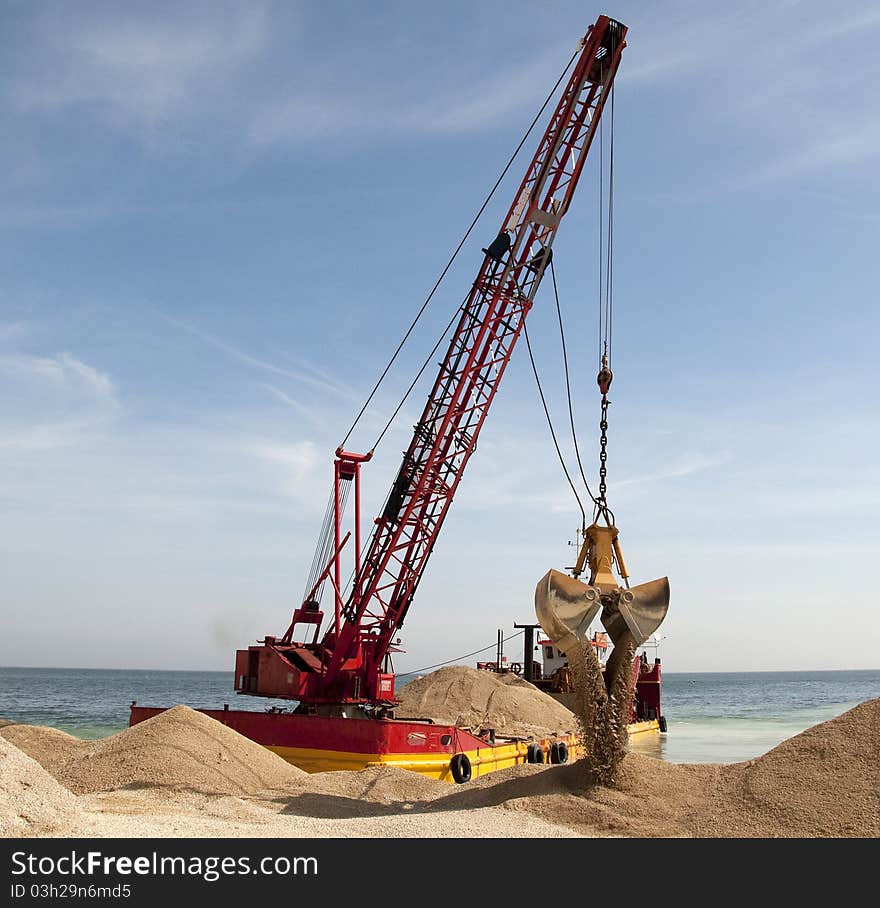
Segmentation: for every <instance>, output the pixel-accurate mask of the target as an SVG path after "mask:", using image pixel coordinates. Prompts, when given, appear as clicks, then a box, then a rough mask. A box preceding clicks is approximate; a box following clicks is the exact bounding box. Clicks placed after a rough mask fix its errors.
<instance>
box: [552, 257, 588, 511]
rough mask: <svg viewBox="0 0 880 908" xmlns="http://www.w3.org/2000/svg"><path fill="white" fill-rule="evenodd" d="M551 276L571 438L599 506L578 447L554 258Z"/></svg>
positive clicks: (586, 484) (583, 477)
mask: <svg viewBox="0 0 880 908" xmlns="http://www.w3.org/2000/svg"><path fill="white" fill-rule="evenodd" d="M550 277H551V278H552V280H553V296H554V297H555V299H556V319H557V321H558V322H559V339H560V341H561V343H562V365H563V367H564V369H565V394H566V397H567V398H568V421H569V425H570V426H571V440H572V443H573V445H574V453H575V456H576V457H577V464H578V469H579V470H580V474H581V479H582V480H583V481H584V486H585V487H586V489H587V494H588V495H589V496H590V498H591V499H592V501H593V504H594V505H597V506H598V504H599V502H598V500H597V498H596V496H595V495H594V494H593V490H592V489H591V488H590V484H589V482H587V477H586V474H585V472H584V465H583V464H582V463H581V452H580V448H579V447H578V442H577V432H576V431H575V428H574V410H573V409H572V405H571V382H570V380H569V374H568V352H567V349H566V344H565V328H564V327H563V324H562V307H561V306H560V304H559V289H558V287H557V286H556V269H555V268H554V266H553V259H551V260H550Z"/></svg>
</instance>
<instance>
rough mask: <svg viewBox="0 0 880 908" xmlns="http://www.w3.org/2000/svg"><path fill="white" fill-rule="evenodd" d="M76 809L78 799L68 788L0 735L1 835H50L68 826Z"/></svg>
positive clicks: (7, 836) (6, 836)
mask: <svg viewBox="0 0 880 908" xmlns="http://www.w3.org/2000/svg"><path fill="white" fill-rule="evenodd" d="M76 812H77V803H76V798H75V797H74V796H73V795H72V794H71V793H70V792H69V791H67V790H66V789H65V788H62V787H61V786H60V785H59V784H58V783H57V782H56V781H55V779H53V778H52V776H50V775H49V773H47V772H46V770H45V769H43V767H42V766H40V765H39V763H37V762H36V761H35V760H32V759H31V758H30V757H29V756H27V754H24V753H22V752H21V751H20V750H19V749H18V748H17V747H15V746H14V745H12V744H10V743H9V742H8V741H6V740H4V739H3V738H0V837H3V838H12V837H14V838H19V837H23V836H33V835H44V834H46V835H47V834H51V833H52V832H57V831H60V830H62V829H63V828H64V827H65V826H66V825H68V824H69V823H70V822H71V820H72V819H73V818H74V816H75V814H76ZM62 834H63V832H62Z"/></svg>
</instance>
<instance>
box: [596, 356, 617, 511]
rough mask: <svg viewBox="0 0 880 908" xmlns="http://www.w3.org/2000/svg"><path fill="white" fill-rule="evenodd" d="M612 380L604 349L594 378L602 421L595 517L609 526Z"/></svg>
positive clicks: (600, 422)
mask: <svg viewBox="0 0 880 908" xmlns="http://www.w3.org/2000/svg"><path fill="white" fill-rule="evenodd" d="M613 378H614V374H613V373H612V371H611V369H610V368H609V367H608V351H607V348H606V351H605V353H604V354H603V356H602V368H601V369H600V370H599V374H598V375H597V376H596V382H597V384H598V385H599V390H600V391H601V393H602V419H601V420H600V421H599V429H600V430H601V435H600V436H599V497H598V498H597V499H596V516H597V517H598V516H599V514H601V515H602V516H603V517H604V518H605V520H606V521H608V523H609V525H610V524H613V523H614V515H613V514H612V513H611V511H610V510H609V508H608V501H607V500H606V497H605V493H606V491H607V485H606V479H607V478H608V467H607V463H608V405H609V404H610V403H611V401H610V400H608V389H609V388H610V387H611V381H612V379H613Z"/></svg>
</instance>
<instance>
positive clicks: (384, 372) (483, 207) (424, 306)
mask: <svg viewBox="0 0 880 908" xmlns="http://www.w3.org/2000/svg"><path fill="white" fill-rule="evenodd" d="M579 53H580V48H578V50H576V51H575V52H574V53H573V54H572V55H571V59H570V60H569V61H568V63H566V64H565V69H563V71H562V74H561V75H560V76H559V78H558V79H557V80H556V84H555V85H554V86H553V88H552V89H551V90H550V93H549V94H548V95H547V97H546V99H545V100H544V103H543V104H542V105H541V107H540V109H539V110H538V112H537V113H536V114H535V117H534V119H533V120H532V122H531V124H530V125H529V128H528V129H527V130H526V132H525V134H524V135H523V137H522V139H520V142H519V144H518V145H517V146H516V149H515V150H514V152H513V154H512V155H511V156H510V159H509V160H508V162H507V164H505V165H504V169H503V170H502V171H501V175H500V176H499V177H498V179H497V180H496V181H495V185H494V186H493V187H492V189H491V190H490V191H489V194H488V195H487V196H486V198H485V200H484V201H483V204H482V205H481V206H480V209H479V211H477V213H476V215H475V216H474V219H473V220H472V221H471V224H470V227H468V229H467V231H466V232H465V234H464V236H463V237H462V238H461V240H460V241H459V244H458V246H456V247H455V251H454V252H453V253H452V256H451V257H450V259H449V261H448V262H447V263H446V266H445V267H444V268H443V270H442V271H441V272H440V276H439V277H438V278H437V281H436V283H435V284H434V286H433V287H432V288H431V292H430V293H429V294H428V296H427V297H426V298H425V301H424V302H423V303H422V305H421V308H420V309H419V311H418V312H417V313H416V317H415V318H414V319H413V321H412V324H411V325H410V326H409V328H408V329H407V331H406V334H404V336H403V339H402V340H401V342H400V343H399V344H398V345H397V349H396V350H395V351H394V353H393V355H392V356H391V359H390V360H389V361H388V364H387V365H386V366H385V368H384V369H383V370H382V374H381V375H380V376H379V379H378V381H377V382H376V384H375V385H374V386H373V390H372V391H370V394H369V396H368V397H367V399H366V401H365V402H364V405H363V406H362V407H361V409H360V412H359V413H358V415H357V416H356V417H355V420H354V422H353V423H352V424H351V427H350V428H349V430H348V432H346V433H345V438H343V439H342V444H341V445H340V447H344V446H345V443H346V442H347V441H348V439H349V437H350V436H351V433H352V432H354V430H355V427H356V426H357V424H358V422H360V418H361V417H362V416H363V415H364V412H365V411H366V409H367V407H368V406H369V405H370V401H372V399H373V397H374V395H375V394H376V392H377V391H378V390H379V386H380V385H381V384H382V382H383V381H384V379H385V376H386V375H387V374H388V371H389V370H390V369H391V366H392V365H394V361H395V360H396V359H397V356H398V354H399V353H400V351H401V350H402V349H403V345H404V344H405V343H406V342H407V340H408V339H409V336H410V334H412V332H413V329H414V328H415V326H416V324H418V321H419V319H420V318H421V317H422V315H423V313H424V311H425V309H427V308H428V304H429V303H430V302H431V300H432V299H433V297H434V294H435V293H436V292H437V288H438V287H439V286H440V283H441V282H442V280H443V278H444V277H446V274H447V272H448V271H449V269H450V268H451V267H452V263H453V262H454V261H455V259H456V258H457V256H458V253H459V252H461V249H462V247H463V246H464V244H465V242H466V241H467V239H468V237H469V236H470V235H471V232H472V231H473V229H474V227H475V226H476V225H477V221H479V219H480V217H481V216H482V214H483V212H484V211H485V210H486V207H487V206H488V204H489V202H490V201H491V200H492V197H493V196H494V195H495V192H496V190H497V189H498V187H499V186H500V185H501V181H502V180H503V179H504V177H505V176H506V175H507V171H508V170H510V167H511V165H512V164H513V162H514V160H515V159H516V156H517V155H518V154H519V153H520V151H521V150H522V147H523V145H525V143H526V140H527V139H528V137H529V135H530V134H531V132H532V130H533V129H534V128H535V124H536V123H537V122H538V120H539V118H540V117H541V114H542V113H543V112H544V109H545V108H546V107H547V105H548V104H549V103H550V101H551V100H552V98H553V96H554V95H555V94H556V89H557V88H559V86H560V84H561V83H562V80H563V79H564V78H565V74H566V73H567V72H568V70H569V68H570V67H571V64H572V63H573V62H574V61H575V58H576V57H577V55H578V54H579ZM404 400H405V398H404ZM402 403H403V402H401V406H402ZM398 409H399V407H398ZM386 428H387V427H386ZM382 434H383V435H384V431H383V433H382Z"/></svg>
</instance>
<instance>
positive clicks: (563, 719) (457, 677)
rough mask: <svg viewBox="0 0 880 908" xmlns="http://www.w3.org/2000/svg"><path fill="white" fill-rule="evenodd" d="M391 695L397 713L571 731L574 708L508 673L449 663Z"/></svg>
mask: <svg viewBox="0 0 880 908" xmlns="http://www.w3.org/2000/svg"><path fill="white" fill-rule="evenodd" d="M397 696H398V698H399V699H400V701H401V703H400V706H398V707H397V709H396V711H395V715H397V716H407V717H411V718H428V719H434V721H436V722H443V723H446V724H450V725H459V726H461V727H463V728H472V729H477V730H479V729H480V728H483V727H484V728H494V729H495V731H496V732H497V733H499V734H506V735H518V736H523V737H530V736H537V737H545V736H548V735H553V734H569V733H574V732H576V731H577V719H576V718H575V716H574V713H572V712H571V711H570V710H568V709H566V708H565V707H564V706H563V705H562V704H561V703H558V702H557V701H556V700H554V699H553V698H552V697H550V696H548V695H547V694H545V693H544V692H543V691H540V690H538V688H537V687H535V686H534V685H533V684H529V682H528V681H524V680H523V679H522V678H519V677H517V676H516V675H514V674H504V675H499V674H496V673H495V672H485V671H480V670H479V669H476V668H469V667H468V666H466V665H450V666H447V667H446V668H441V669H438V670H437V671H436V672H432V673H431V674H430V675H425V676H424V677H422V678H416V679H415V680H413V681H410V682H409V684H406V685H404V687H402V688H401V689H400V690H399V691H398V692H397Z"/></svg>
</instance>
